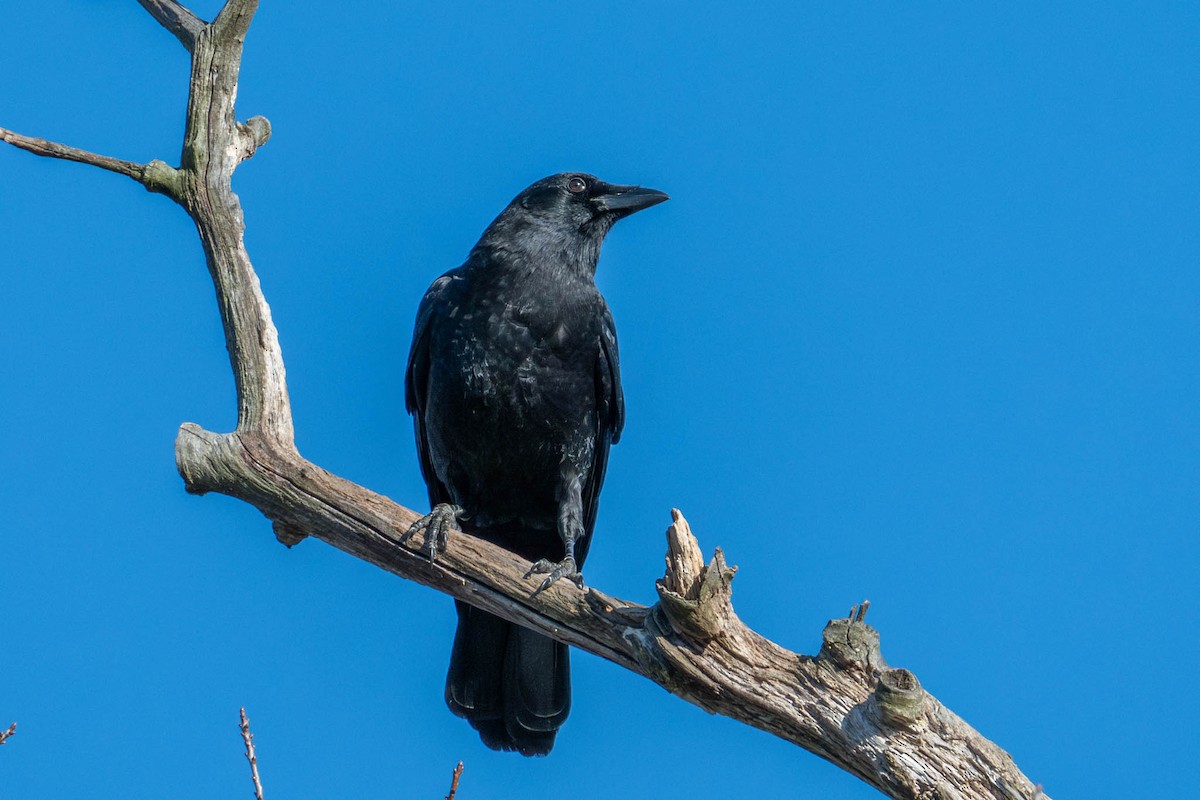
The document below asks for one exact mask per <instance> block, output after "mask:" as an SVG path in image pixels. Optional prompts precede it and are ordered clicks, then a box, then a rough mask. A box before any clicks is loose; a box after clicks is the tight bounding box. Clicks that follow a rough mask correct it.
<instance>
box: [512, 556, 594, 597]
mask: <svg viewBox="0 0 1200 800" xmlns="http://www.w3.org/2000/svg"><path fill="white" fill-rule="evenodd" d="M534 575H545V576H546V577H545V578H543V579H542V582H541V583H540V584H538V587H537V588H536V589H534V590H533V596H534V597H537V596H538V595H539V594H541V593H542V592H544V591H546V590H547V589H549V588H550V587H551V586H552V585H553V584H554V583H556V582H557V581H558V580H559V579H560V578H566V579H567V580H569V581H570V582H571V583H573V584H575V585H576V586H577V587H579V588H580V589H583V575H582V574H581V573H580V572H579V570H578V568H576V566H575V559H574V558H572V557H571V556H567V557H566V558H564V559H563V560H562V561H560V562H558V563H557V564H555V563H554V562H553V561H549V560H547V559H545V558H543V559H540V560H538V561H535V562H534V563H533V564H532V565H530V567H529V571H528V572H526V573H525V577H526V578H532V577H533V576H534Z"/></svg>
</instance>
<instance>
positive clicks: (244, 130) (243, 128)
mask: <svg viewBox="0 0 1200 800" xmlns="http://www.w3.org/2000/svg"><path fill="white" fill-rule="evenodd" d="M237 129H238V136H240V137H241V140H242V147H241V153H240V154H239V158H238V160H239V161H245V160H246V159H248V158H250V157H251V156H253V155H254V153H255V151H256V150H258V148H260V147H262V146H263V145H264V144H266V143H267V140H268V139H270V138H271V121H270V120H268V119H267V118H266V117H262V116H259V117H251V118H250V119H248V120H246V121H245V122H239V123H238V126H237Z"/></svg>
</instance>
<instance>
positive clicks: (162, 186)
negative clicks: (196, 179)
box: [142, 158, 183, 200]
mask: <svg viewBox="0 0 1200 800" xmlns="http://www.w3.org/2000/svg"><path fill="white" fill-rule="evenodd" d="M142 185H143V186H145V187H146V191H148V192H158V193H159V194H165V195H166V196H167V197H170V198H172V199H173V200H178V199H179V197H180V196H181V194H182V190H183V186H182V184H181V179H180V176H179V170H177V169H175V168H174V167H172V166H171V165H170V164H168V163H166V162H165V161H159V160H158V159H157V158H156V159H154V160H153V161H151V162H150V163H149V164H147V165H146V166H144V167H142Z"/></svg>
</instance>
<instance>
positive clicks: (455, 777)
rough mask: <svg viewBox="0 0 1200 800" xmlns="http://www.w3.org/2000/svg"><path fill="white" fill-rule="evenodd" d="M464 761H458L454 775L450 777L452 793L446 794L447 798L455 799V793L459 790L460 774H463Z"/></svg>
mask: <svg viewBox="0 0 1200 800" xmlns="http://www.w3.org/2000/svg"><path fill="white" fill-rule="evenodd" d="M462 770H463V762H461V761H460V762H458V766H457V767H455V768H454V775H453V776H452V777H451V778H450V794H448V795H446V800H454V793H455V792H457V791H458V776H459V775H462Z"/></svg>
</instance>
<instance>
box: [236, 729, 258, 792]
mask: <svg viewBox="0 0 1200 800" xmlns="http://www.w3.org/2000/svg"><path fill="white" fill-rule="evenodd" d="M238 727H239V728H241V729H242V741H243V742H245V743H246V760H247V761H249V762H250V777H251V778H252V779H253V780H254V797H255V800H263V790H262V781H261V780H259V778H258V756H256V755H255V754H254V734H253V733H251V732H250V720H249V719H248V718H247V717H246V709H244V708H243V709H242V724H241V725H239V726H238Z"/></svg>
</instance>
